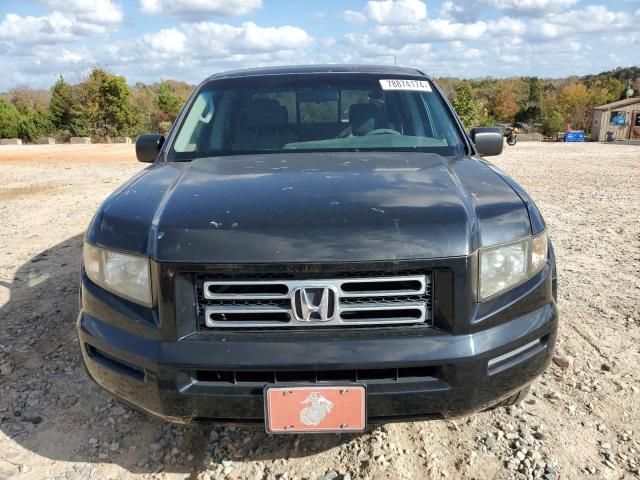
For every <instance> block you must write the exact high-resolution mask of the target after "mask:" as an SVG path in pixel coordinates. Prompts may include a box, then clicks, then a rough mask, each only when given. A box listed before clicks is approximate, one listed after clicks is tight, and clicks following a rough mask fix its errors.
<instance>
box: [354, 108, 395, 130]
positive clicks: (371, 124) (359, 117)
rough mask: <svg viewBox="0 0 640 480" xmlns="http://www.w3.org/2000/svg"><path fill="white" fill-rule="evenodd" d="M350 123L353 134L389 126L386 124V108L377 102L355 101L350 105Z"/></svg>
mask: <svg viewBox="0 0 640 480" xmlns="http://www.w3.org/2000/svg"><path fill="white" fill-rule="evenodd" d="M349 125H351V133H352V134H353V135H364V134H365V133H367V132H370V131H371V130H375V129H376V128H385V127H388V125H387V124H385V112H384V109H383V108H382V107H381V106H379V105H376V104H375V103H354V104H353V105H351V107H349Z"/></svg>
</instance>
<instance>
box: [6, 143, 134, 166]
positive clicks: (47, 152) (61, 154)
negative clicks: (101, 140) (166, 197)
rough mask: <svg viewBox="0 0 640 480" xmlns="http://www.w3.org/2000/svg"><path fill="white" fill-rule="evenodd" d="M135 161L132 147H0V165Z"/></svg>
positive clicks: (121, 145) (110, 145)
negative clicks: (15, 163)
mask: <svg viewBox="0 0 640 480" xmlns="http://www.w3.org/2000/svg"><path fill="white" fill-rule="evenodd" d="M135 161H136V151H135V145H131V144H128V145H127V144H101V145H69V144H60V145H2V146H0V164H2V163H14V162H20V163H29V164H49V163H51V164H55V165H58V166H59V165H66V164H75V163H83V164H94V163H103V162H109V163H110V164H123V163H131V162H135Z"/></svg>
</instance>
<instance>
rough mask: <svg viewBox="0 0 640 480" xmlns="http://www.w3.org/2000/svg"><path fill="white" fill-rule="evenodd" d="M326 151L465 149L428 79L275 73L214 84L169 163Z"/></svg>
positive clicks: (196, 104)
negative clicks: (220, 156) (224, 156)
mask: <svg viewBox="0 0 640 480" xmlns="http://www.w3.org/2000/svg"><path fill="white" fill-rule="evenodd" d="M300 151H304V152H325V151H425V152H433V153H439V154H441V155H458V154H461V153H464V151H465V148H464V143H463V141H462V138H461V135H460V131H459V129H458V128H457V126H456V125H455V123H454V121H453V117H452V113H451V111H450V110H449V108H448V107H447V106H446V105H445V103H444V102H443V100H442V98H441V96H440V94H439V93H438V92H437V91H436V90H435V88H434V87H433V84H432V83H431V82H430V81H428V80H426V79H416V78H413V79H412V78H407V77H405V78H402V77H400V78H392V77H390V76H385V77H380V76H373V75H345V74H342V75H329V74H320V75H274V76H263V77H248V78H234V79H224V80H217V81H212V82H210V83H208V84H205V85H203V86H202V87H201V89H200V90H199V92H198V93H197V95H196V96H195V98H194V99H193V101H192V102H191V104H190V106H189V110H188V112H187V114H186V116H185V117H184V119H183V120H182V124H181V125H180V127H179V130H178V132H177V134H176V136H175V141H174V143H173V145H172V146H171V148H170V150H169V153H168V159H169V160H175V161H180V160H192V159H195V158H201V157H211V156H219V155H241V154H248V153H289V152H300Z"/></svg>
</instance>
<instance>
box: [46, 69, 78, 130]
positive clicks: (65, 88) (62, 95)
mask: <svg viewBox="0 0 640 480" xmlns="http://www.w3.org/2000/svg"><path fill="white" fill-rule="evenodd" d="M73 110H74V95H73V88H72V87H71V85H69V84H68V83H67V82H66V81H65V79H64V78H63V77H62V75H60V77H59V78H58V80H57V81H56V83H55V85H54V86H53V88H52V89H51V99H50V100H49V113H50V114H51V122H52V123H53V126H54V127H55V128H58V129H60V130H71V126H72V121H73V117H74V115H73V113H74V111H73Z"/></svg>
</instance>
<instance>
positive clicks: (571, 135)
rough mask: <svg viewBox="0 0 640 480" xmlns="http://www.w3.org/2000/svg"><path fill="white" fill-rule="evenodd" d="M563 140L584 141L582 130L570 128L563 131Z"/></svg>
mask: <svg viewBox="0 0 640 480" xmlns="http://www.w3.org/2000/svg"><path fill="white" fill-rule="evenodd" d="M564 141H565V142H584V130H570V131H568V132H564Z"/></svg>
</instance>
